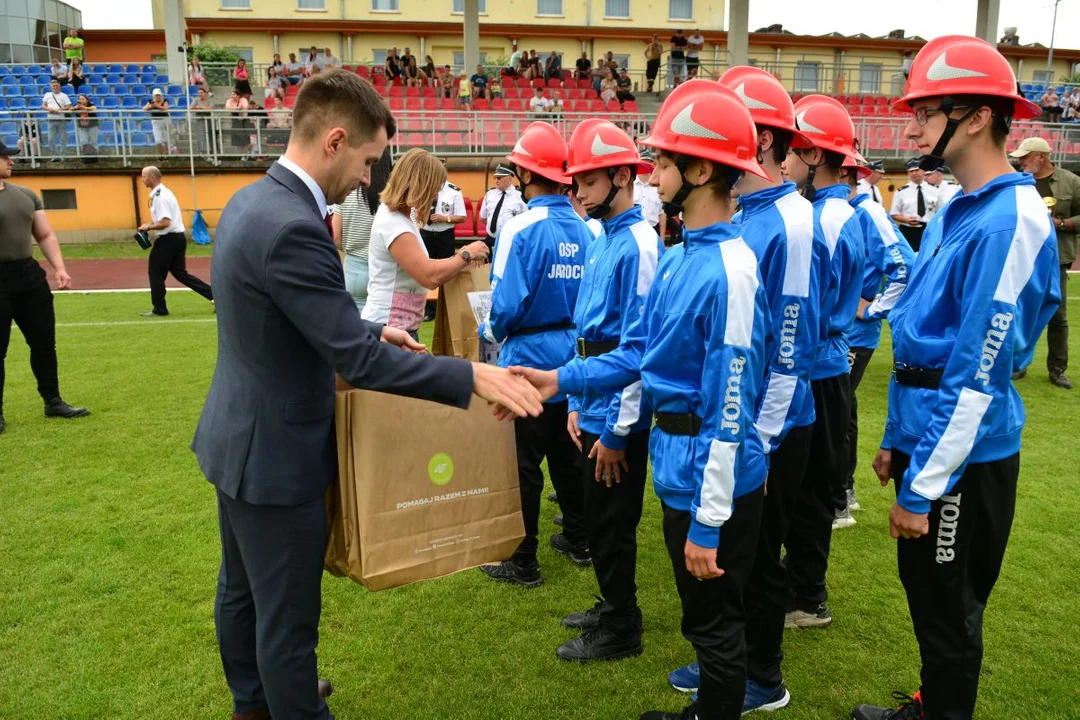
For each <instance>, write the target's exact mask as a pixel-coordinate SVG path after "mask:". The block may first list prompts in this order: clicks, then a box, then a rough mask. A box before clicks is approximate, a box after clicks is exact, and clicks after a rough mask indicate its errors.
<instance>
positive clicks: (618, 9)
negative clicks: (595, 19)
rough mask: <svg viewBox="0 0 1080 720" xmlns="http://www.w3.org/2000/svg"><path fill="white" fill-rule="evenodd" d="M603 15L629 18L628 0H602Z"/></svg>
mask: <svg viewBox="0 0 1080 720" xmlns="http://www.w3.org/2000/svg"><path fill="white" fill-rule="evenodd" d="M604 17H610V18H627V19H629V18H630V0H604Z"/></svg>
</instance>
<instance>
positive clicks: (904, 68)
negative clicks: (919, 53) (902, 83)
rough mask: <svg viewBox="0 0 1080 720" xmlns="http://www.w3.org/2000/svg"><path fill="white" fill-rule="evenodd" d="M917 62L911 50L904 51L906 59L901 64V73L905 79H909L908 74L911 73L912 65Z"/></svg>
mask: <svg viewBox="0 0 1080 720" xmlns="http://www.w3.org/2000/svg"><path fill="white" fill-rule="evenodd" d="M913 62H915V58H914V57H912V54H911V51H910V50H905V51H904V59H903V61H902V62H901V63H900V72H902V73H904V79H905V80H906V79H907V76H908V73H910V72H911V63H913Z"/></svg>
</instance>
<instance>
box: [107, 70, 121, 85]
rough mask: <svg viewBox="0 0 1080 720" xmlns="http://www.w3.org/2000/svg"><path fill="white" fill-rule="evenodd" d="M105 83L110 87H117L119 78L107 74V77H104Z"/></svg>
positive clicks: (115, 75) (112, 74)
mask: <svg viewBox="0 0 1080 720" xmlns="http://www.w3.org/2000/svg"><path fill="white" fill-rule="evenodd" d="M105 82H107V83H109V84H110V85H119V84H120V76H119V75H117V74H116V73H109V74H108V75H106V76H105Z"/></svg>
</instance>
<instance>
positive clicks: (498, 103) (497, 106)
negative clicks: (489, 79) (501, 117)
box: [491, 98, 506, 112]
mask: <svg viewBox="0 0 1080 720" xmlns="http://www.w3.org/2000/svg"><path fill="white" fill-rule="evenodd" d="M491 109H492V110H502V111H504V112H505V111H506V101H505V100H503V99H502V98H495V99H494V100H492V101H491Z"/></svg>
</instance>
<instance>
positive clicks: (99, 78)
mask: <svg viewBox="0 0 1080 720" xmlns="http://www.w3.org/2000/svg"><path fill="white" fill-rule="evenodd" d="M88 79H89V80H90V82H92V83H94V84H95V85H104V84H105V76H104V75H98V74H97V73H94V74H93V75H91V76H90V77H89V78H88Z"/></svg>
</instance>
